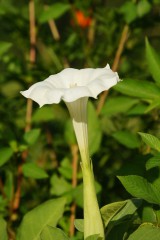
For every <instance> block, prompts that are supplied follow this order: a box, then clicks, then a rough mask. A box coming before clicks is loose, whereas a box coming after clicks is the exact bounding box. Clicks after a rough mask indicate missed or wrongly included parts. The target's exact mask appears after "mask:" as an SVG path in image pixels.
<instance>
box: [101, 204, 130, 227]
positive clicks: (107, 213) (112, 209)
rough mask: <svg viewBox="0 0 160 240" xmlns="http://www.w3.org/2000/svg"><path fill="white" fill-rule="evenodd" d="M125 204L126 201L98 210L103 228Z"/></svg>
mask: <svg viewBox="0 0 160 240" xmlns="http://www.w3.org/2000/svg"><path fill="white" fill-rule="evenodd" d="M126 203H127V202H126V201H121V202H114V203H110V204H107V205H105V206H104V207H102V208H101V209H100V211H101V215H102V219H103V221H104V224H105V226H107V225H108V223H109V222H110V221H111V219H112V218H113V217H114V216H115V215H116V214H117V212H119V211H120V210H121V209H122V208H123V207H124V206H125V205H126Z"/></svg>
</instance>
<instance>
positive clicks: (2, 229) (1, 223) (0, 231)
mask: <svg viewBox="0 0 160 240" xmlns="http://www.w3.org/2000/svg"><path fill="white" fill-rule="evenodd" d="M0 236H1V240H8V234H7V223H6V221H5V220H4V219H3V218H2V217H0Z"/></svg>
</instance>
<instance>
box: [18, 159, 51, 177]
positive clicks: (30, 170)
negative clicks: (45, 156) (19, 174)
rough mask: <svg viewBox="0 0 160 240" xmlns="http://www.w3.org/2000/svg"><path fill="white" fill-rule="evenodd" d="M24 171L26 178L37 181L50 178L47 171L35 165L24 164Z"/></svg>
mask: <svg viewBox="0 0 160 240" xmlns="http://www.w3.org/2000/svg"><path fill="white" fill-rule="evenodd" d="M22 171H23V174H24V176H25V177H30V178H35V179H42V178H48V174H47V173H46V172H45V170H44V169H42V168H40V167H38V166H37V165H36V164H35V163H25V164H23V166H22Z"/></svg>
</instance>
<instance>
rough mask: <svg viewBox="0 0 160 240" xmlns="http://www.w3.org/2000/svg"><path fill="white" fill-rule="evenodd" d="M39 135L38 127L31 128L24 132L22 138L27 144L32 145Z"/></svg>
mask: <svg viewBox="0 0 160 240" xmlns="http://www.w3.org/2000/svg"><path fill="white" fill-rule="evenodd" d="M39 135H40V129H32V130H30V131H28V132H26V133H25V134H24V140H25V141H26V142H27V143H28V144H29V145H33V144H34V143H35V142H36V141H37V139H38V137H39Z"/></svg>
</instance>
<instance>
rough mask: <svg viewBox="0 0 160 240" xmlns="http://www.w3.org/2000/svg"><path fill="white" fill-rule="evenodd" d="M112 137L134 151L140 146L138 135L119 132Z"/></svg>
mask: <svg viewBox="0 0 160 240" xmlns="http://www.w3.org/2000/svg"><path fill="white" fill-rule="evenodd" d="M112 136H113V137H114V138H115V139H116V140H117V141H118V142H120V143H121V144H123V145H124V146H126V147H128V148H131V149H134V148H137V147H139V146H140V141H139V139H138V137H137V135H134V134H133V133H131V132H129V131H126V130H125V131H117V132H115V133H113V134H112Z"/></svg>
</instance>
